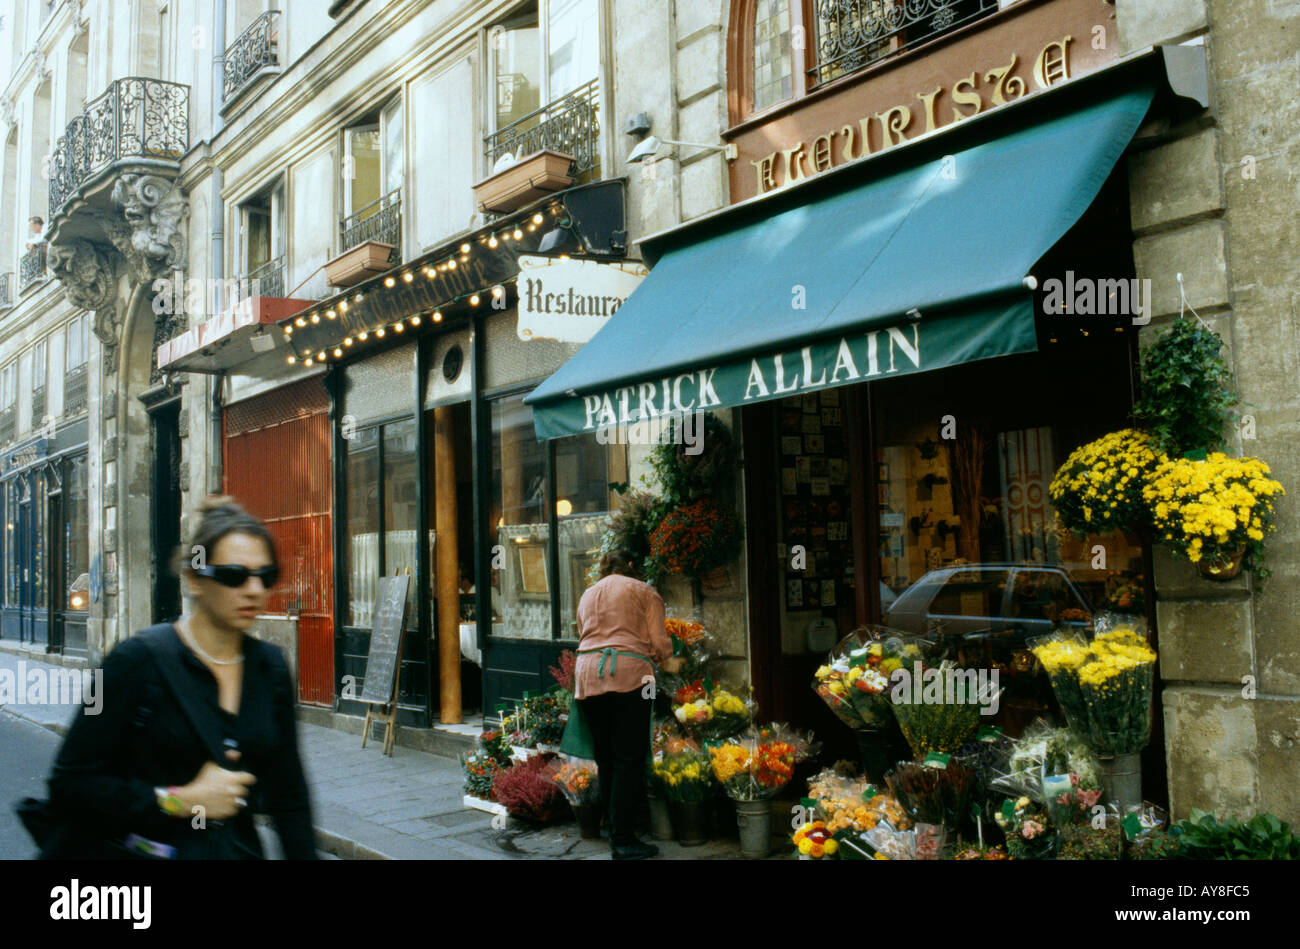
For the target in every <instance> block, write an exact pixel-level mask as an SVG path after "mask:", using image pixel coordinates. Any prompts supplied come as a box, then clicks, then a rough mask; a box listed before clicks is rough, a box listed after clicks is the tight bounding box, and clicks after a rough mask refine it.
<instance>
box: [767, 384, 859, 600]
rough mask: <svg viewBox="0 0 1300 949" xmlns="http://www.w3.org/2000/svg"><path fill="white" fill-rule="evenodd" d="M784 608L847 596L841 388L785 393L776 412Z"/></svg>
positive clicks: (849, 560) (849, 557) (849, 575)
mask: <svg viewBox="0 0 1300 949" xmlns="http://www.w3.org/2000/svg"><path fill="white" fill-rule="evenodd" d="M777 422H778V425H779V426H780V430H779V432H778V445H779V447H780V453H781V454H780V470H781V515H782V517H781V521H782V524H783V525H784V537H785V541H786V544H787V547H788V549H789V552H788V554H787V556H786V559H785V602H786V609H787V610H790V611H795V610H818V611H820V610H826V609H835V608H837V607H842V606H847V605H848V604H850V603H851V602H852V599H853V545H852V539H851V537H850V528H849V518H850V511H851V504H850V498H849V466H848V458H847V456H848V445H847V439H846V437H845V431H844V407H843V404H842V400H841V396H840V392H839V391H838V390H837V389H829V390H826V391H823V392H819V393H815V394H811V395H803V396H798V397H795V398H790V399H785V400H783V401H782V402H781V407H780V409H779V411H778V413H777Z"/></svg>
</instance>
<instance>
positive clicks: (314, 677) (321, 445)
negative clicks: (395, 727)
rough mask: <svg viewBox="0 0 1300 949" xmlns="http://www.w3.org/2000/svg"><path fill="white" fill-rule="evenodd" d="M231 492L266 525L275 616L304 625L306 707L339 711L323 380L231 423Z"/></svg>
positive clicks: (231, 417) (227, 468)
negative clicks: (276, 568) (272, 550)
mask: <svg viewBox="0 0 1300 949" xmlns="http://www.w3.org/2000/svg"><path fill="white" fill-rule="evenodd" d="M223 435H224V451H225V455H224V458H223V489H224V491H225V492H226V494H229V495H232V496H234V497H235V498H236V499H237V500H238V501H239V502H240V504H242V505H243V506H244V507H245V508H246V509H247V510H248V511H250V512H251V513H253V514H256V515H257V516H258V517H260V518H262V519H263V520H264V521H266V523H267V525H268V526H269V527H270V529H271V534H272V536H273V537H274V538H275V545H276V552H277V553H278V555H279V558H280V564H281V567H282V571H281V576H280V581H279V583H278V584H277V586H276V589H275V590H274V592H272V594H271V598H270V601H269V603H268V604H267V611H268V612H270V613H286V612H293V613H296V614H297V617H298V699H299V701H300V702H303V703H305V704H310V705H327V706H332V705H333V703H334V546H333V532H332V523H331V518H330V494H331V491H330V474H331V471H332V468H331V463H330V420H329V397H328V395H327V394H326V392H325V389H324V387H323V386H322V384H321V380H320V379H319V378H313V379H307V380H304V381H303V382H297V383H294V384H293V385H288V386H284V387H283V388H280V389H276V390H275V391H274V392H269V393H267V394H265V395H261V396H257V397H255V398H252V399H248V400H247V401H244V402H239V403H236V404H235V405H232V406H230V407H229V408H227V409H226V411H225V413H224V415H223Z"/></svg>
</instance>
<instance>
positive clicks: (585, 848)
mask: <svg viewBox="0 0 1300 949" xmlns="http://www.w3.org/2000/svg"><path fill="white" fill-rule="evenodd" d="M39 655H41V654H39V653H32V652H30V651H26V650H22V649H21V648H20V647H19V646H18V645H17V644H16V643H13V642H0V670H4V669H8V670H11V671H12V672H13V673H14V675H15V676H16V675H17V673H18V671H19V665H18V664H19V662H25V663H26V666H25V670H26V671H28V672H30V671H31V670H33V669H43V670H46V671H48V670H50V669H55V668H58V667H57V666H55V665H52V664H50V663H48V662H43V661H41V659H38V658H37V656H39ZM0 707H3V710H4V711H5V712H8V713H10V714H12V715H15V716H17V717H18V718H23V719H26V720H27V721H29V722H32V723H34V724H37V725H40V726H42V727H44V728H48V729H50V730H51V731H53V732H55V733H57V734H59V735H65V734H67V730H68V725H69V724H70V723H71V721H72V720H73V716H74V714H75V712H74V709H73V708H72V707H71V706H69V705H47V704H31V703H28V704H24V705H17V704H13V705H7V706H0ZM312 717H313V718H319V716H318V715H313V716H312ZM457 730H458V731H462V732H463V731H464V729H463V728H461V729H457ZM399 734H400V731H399ZM298 740H299V750H300V753H301V755H302V761H303V768H304V770H305V771H306V773H307V782H308V786H309V788H310V791H311V799H312V808H313V813H314V815H315V824H316V836H317V845H318V847H319V848H320V849H321V850H323V851H325V852H327V853H330V854H334V855H336V856H339V857H342V858H344V859H381V860H382V859H421V860H428V859H432V860H438V859H444V860H467V859H468V860H508V859H530V858H531V859H567V860H600V859H605V860H608V859H609V845H608V843H607V842H606V841H605V840H583V839H582V838H581V837H580V836H579V834H578V825H577V824H576V823H573V822H570V823H566V824H560V825H557V826H554V827H547V828H540V829H538V828H533V827H530V826H528V825H525V824H522V823H520V822H518V821H515V820H513V819H511V820H509V821H507V822H506V826H505V827H504V828H501V829H498V828H494V827H493V817H492V815H491V814H487V813H485V812H483V811H479V810H473V809H468V808H466V807H465V806H464V803H463V795H464V792H463V790H462V786H461V772H460V765H459V763H458V762H457V761H456V760H455V758H452V757H448V756H444V755H439V754H431V753H429V752H427V751H421V750H418V749H416V748H411V747H406V746H404V745H401V744H398V745H396V747H395V748H394V749H393V756H392V757H391V758H390V757H386V756H385V755H383V754H382V753H381V751H380V749H381V748H382V741H376V740H375V739H373V738H372V739H371V740H370V741H369V742H368V743H367V746H366V747H365V748H362V747H361V738H360V730H359V729H358V730H357V733H356V734H352V733H349V732H347V731H342V730H339V729H336V728H327V727H323V726H321V725H313V724H308V723H306V722H302V721H300V722H299V724H298ZM658 846H659V849H660V857H661V859H663V858H668V859H674V858H676V859H692V860H699V859H727V858H737V857H739V845H738V844H737V843H736V842H735V841H734V840H721V841H712V842H710V843H708V844H705V845H704V846H700V847H689V848H686V847H682V846H680V845H679V844H676V843H674V842H672V841H660V842H658Z"/></svg>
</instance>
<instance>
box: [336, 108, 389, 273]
mask: <svg viewBox="0 0 1300 949" xmlns="http://www.w3.org/2000/svg"><path fill="white" fill-rule="evenodd" d="M402 169H403V161H402V103H401V100H400V99H397V100H394V101H393V102H392V103H390V104H389V105H388V106H386V107H385V108H383V109H382V110H380V111H379V112H378V113H376V114H375V115H373V116H371V117H370V118H368V119H367V120H365V121H362V122H360V123H358V124H356V125H353V126H350V127H349V128H347V129H345V130H344V133H343V210H344V214H345V217H344V218H343V221H342V222H341V225H340V230H341V241H342V246H341V247H340V248H339V249H340V250H341V251H342V250H348V249H349V248H352V247H356V246H357V245H358V244H361V243H363V242H365V241H379V242H381V243H384V244H392V245H393V247H394V250H393V256H392V260H394V261H397V260H400V259H401V249H400V248H401V231H402V226H401V225H402V218H401V194H402V191H401V189H402Z"/></svg>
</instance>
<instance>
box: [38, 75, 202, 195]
mask: <svg viewBox="0 0 1300 949" xmlns="http://www.w3.org/2000/svg"><path fill="white" fill-rule="evenodd" d="M189 141H190V87H189V86H182V85H180V84H178V83H174V82H163V81H162V80H159V79H142V78H130V79H115V80H113V82H111V83H110V84H109V86H108V90H107V91H106V92H104V93H103V94H102V95H100V96H99V97H98V98H96V99H95V100H94V101H92V102H90V103H89V104H88V105H87V106H86V110H85V111H84V112H82V113H81V114H80V115H78V116H77V117H76V118H74V119H73V120H72V121H71V122H69V123H68V127H67V129H66V130H65V131H64V133H63V134H62V135H61V136H59V141H58V144H57V145H55V147H54V155H53V159H54V160H53V163H52V164H53V168H52V171H53V174H52V175H51V178H50V217H54V216H55V215H56V214H58V212H59V211H60V210H61V209H62V208H63V205H64V204H65V203H67V200H68V198H69V197H71V196H72V195H73V194H74V193H75V192H76V191H77V189H78V188H80V187H81V186H82V185H83V184H85V183H86V181H88V180H89V179H90V178H91V177H92V176H94V175H95V174H97V173H98V172H100V171H102V170H103V169H105V168H107V167H108V166H109V165H111V164H113V163H114V162H116V161H121V160H122V159H124V158H162V159H170V160H173V161H180V157H181V155H183V154H185V151H186V149H188V148H189Z"/></svg>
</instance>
